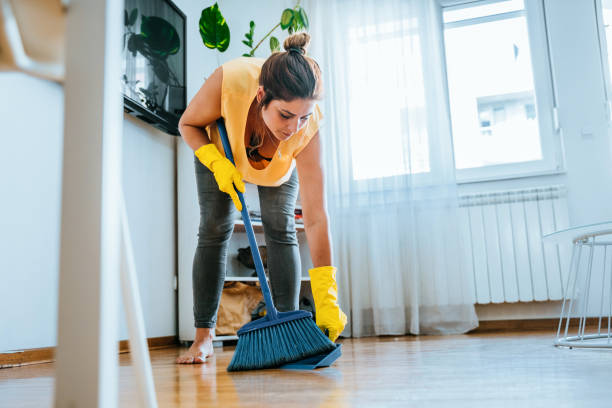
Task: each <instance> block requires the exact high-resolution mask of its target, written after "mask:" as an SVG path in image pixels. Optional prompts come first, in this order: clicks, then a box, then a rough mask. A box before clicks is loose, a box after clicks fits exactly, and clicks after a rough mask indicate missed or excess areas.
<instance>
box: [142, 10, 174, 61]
mask: <svg viewBox="0 0 612 408" xmlns="http://www.w3.org/2000/svg"><path fill="white" fill-rule="evenodd" d="M140 35H141V36H142V37H143V41H144V43H145V44H146V46H147V48H148V50H147V51H148V52H147V53H148V54H149V56H150V57H152V58H157V59H162V60H165V59H166V58H168V56H170V55H174V54H176V53H177V52H178V51H179V49H180V48H181V40H180V38H179V36H178V33H177V32H176V29H175V28H174V27H173V26H172V24H170V23H169V22H167V21H166V20H164V19H163V18H159V17H147V16H142V22H141V24H140ZM143 54H145V53H143Z"/></svg>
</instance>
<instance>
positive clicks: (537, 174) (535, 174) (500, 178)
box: [457, 169, 566, 185]
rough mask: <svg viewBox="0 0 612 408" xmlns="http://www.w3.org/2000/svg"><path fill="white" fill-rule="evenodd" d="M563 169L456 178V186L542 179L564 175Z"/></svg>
mask: <svg viewBox="0 0 612 408" xmlns="http://www.w3.org/2000/svg"><path fill="white" fill-rule="evenodd" d="M565 173H566V170H565V169H560V170H556V169H555V170H544V171H534V172H529V173H516V174H507V175H503V176H502V175H500V176H491V177H457V184H458V185H462V184H477V183H486V182H492V181H505V180H516V179H523V178H530V177H542V176H559V175H562V174H565Z"/></svg>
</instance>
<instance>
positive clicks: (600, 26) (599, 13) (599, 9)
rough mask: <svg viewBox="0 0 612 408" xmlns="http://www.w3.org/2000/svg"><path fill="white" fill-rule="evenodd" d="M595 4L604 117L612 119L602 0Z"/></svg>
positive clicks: (611, 89)
mask: <svg viewBox="0 0 612 408" xmlns="http://www.w3.org/2000/svg"><path fill="white" fill-rule="evenodd" d="M593 3H594V6H595V24H596V25H597V39H598V42H599V59H600V63H601V75H602V81H603V83H604V98H605V100H604V104H605V105H606V115H607V117H606V119H607V120H608V122H610V121H612V103H611V102H610V94H611V93H612V73H611V72H610V62H609V58H610V56H609V55H608V38H607V37H606V28H605V23H604V20H603V4H602V0H593Z"/></svg>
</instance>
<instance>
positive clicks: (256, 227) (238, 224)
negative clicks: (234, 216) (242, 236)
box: [234, 220, 305, 234]
mask: <svg viewBox="0 0 612 408" xmlns="http://www.w3.org/2000/svg"><path fill="white" fill-rule="evenodd" d="M251 225H252V226H253V231H255V233H256V234H257V233H260V232H264V229H263V224H262V223H261V221H251ZM295 230H296V231H297V232H304V231H305V229H304V224H298V223H296V224H295ZM234 232H246V230H245V228H244V222H243V221H242V220H236V221H234Z"/></svg>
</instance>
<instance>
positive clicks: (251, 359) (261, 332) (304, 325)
mask: <svg viewBox="0 0 612 408" xmlns="http://www.w3.org/2000/svg"><path fill="white" fill-rule="evenodd" d="M335 347H336V346H335V344H334V343H333V342H332V341H331V340H330V339H329V338H327V336H325V335H324V334H323V332H321V330H320V329H319V328H318V327H317V325H316V324H315V322H314V321H313V320H312V319H311V318H309V317H305V318H301V319H296V320H291V321H288V322H283V323H279V324H276V325H273V326H268V327H264V328H261V329H256V330H252V331H249V332H246V333H244V334H242V335H239V336H238V345H237V346H236V351H235V352H234V357H233V358H232V361H231V362H230V364H229V366H228V367H227V371H245V370H257V369H261V368H273V367H279V366H281V365H283V364H286V363H291V362H294V361H298V360H302V359H304V358H307V357H311V356H314V355H317V354H321V353H328V352H330V351H332V350H334V349H335Z"/></svg>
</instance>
